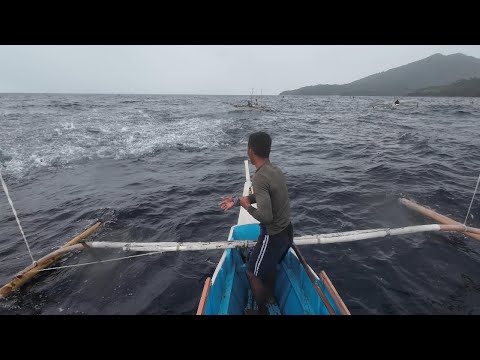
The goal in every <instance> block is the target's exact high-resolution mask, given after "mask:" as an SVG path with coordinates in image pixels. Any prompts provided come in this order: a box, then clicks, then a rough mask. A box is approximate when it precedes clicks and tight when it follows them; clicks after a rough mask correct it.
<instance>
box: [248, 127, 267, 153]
mask: <svg viewBox="0 0 480 360" xmlns="http://www.w3.org/2000/svg"><path fill="white" fill-rule="evenodd" d="M248 147H249V148H250V149H252V150H253V152H254V153H255V155H257V156H260V157H262V158H268V157H269V156H270V149H271V147H272V138H271V137H270V135H268V134H267V133H266V132H263V131H259V132H256V133H253V134H250V136H249V138H248Z"/></svg>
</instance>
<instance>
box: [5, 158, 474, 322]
mask: <svg viewBox="0 0 480 360" xmlns="http://www.w3.org/2000/svg"><path fill="white" fill-rule="evenodd" d="M0 176H1V174H0ZM245 177H246V178H245V183H244V187H243V195H248V193H249V190H250V189H251V180H250V172H249V167H248V160H245ZM479 181H480V177H479ZM2 184H3V185H4V183H3V179H2ZM477 188H478V182H477ZM4 190H5V192H6V193H7V197H8V191H7V190H6V186H5V185H4ZM475 193H476V189H475ZM475 193H474V197H475ZM9 201H10V199H9ZM399 201H400V203H401V204H403V205H405V206H406V207H408V208H409V209H411V210H414V211H416V212H418V213H420V214H422V215H425V216H427V217H429V218H431V219H433V220H435V221H438V223H439V224H430V225H418V226H408V227H402V228H379V229H367V230H356V231H348V232H339V233H329V234H317V235H306V236H300V237H295V238H294V244H293V246H292V247H291V249H290V250H289V252H288V253H287V256H285V258H284V260H283V261H282V262H281V263H280V264H278V265H277V277H276V285H275V298H276V301H277V302H276V304H275V306H273V307H271V308H270V309H269V311H270V314H272V315H299V314H306V315H350V311H349V310H348V308H347V306H346V305H345V303H344V302H343V300H342V298H341V297H340V295H339V294H338V292H337V291H336V289H335V287H334V286H333V284H332V282H331V281H330V279H329V278H328V276H327V274H326V273H325V272H324V271H321V272H320V273H319V274H318V275H317V274H316V273H315V272H314V271H313V269H312V268H311V267H310V266H309V265H308V264H307V263H306V261H305V259H304V257H303V256H302V254H301V252H300V250H299V249H298V247H299V246H302V245H319V244H329V243H339V242H349V241H358V240H367V239H373V238H382V237H389V236H395V235H406V234H414V233H421V232H431V231H449V232H460V233H463V234H464V235H466V236H469V237H471V238H473V239H475V240H480V229H478V228H474V227H470V226H466V225H464V224H461V223H460V222H458V221H455V220H453V219H451V218H449V217H447V216H444V215H441V214H439V213H437V212H435V211H433V210H431V209H428V208H426V207H424V206H422V205H419V204H417V203H415V202H414V201H412V200H409V199H407V198H400V199H399ZM472 202H473V198H472ZM10 205H11V206H12V209H13V204H12V203H10ZM471 205H472V204H470V207H471ZM13 210H14V209H13ZM469 211H470V210H469ZM14 213H15V211H14ZM467 217H468V213H467ZM101 225H102V222H101V221H98V222H96V223H95V224H94V225H93V226H91V227H90V228H88V229H87V230H85V231H84V232H83V233H81V234H80V235H78V236H76V237H75V238H73V239H72V240H70V241H69V242H67V243H66V244H65V245H63V246H62V247H60V248H59V249H57V250H55V251H53V252H51V253H50V254H48V255H46V256H45V257H43V258H41V259H39V260H37V261H34V262H33V263H32V264H31V265H30V266H28V267H26V268H25V269H24V270H22V271H21V272H19V273H18V274H16V275H15V276H14V278H13V279H12V280H11V281H10V282H8V283H7V284H5V285H4V286H3V287H2V288H0V298H6V297H8V296H9V295H10V294H11V293H12V292H13V291H15V290H17V289H18V288H20V287H21V286H22V285H23V284H25V283H26V282H27V281H29V280H31V279H32V278H34V277H35V275H37V274H38V273H39V272H40V271H44V270H45V269H48V267H49V266H51V265H53V264H54V263H55V262H56V261H58V260H59V259H60V258H61V257H62V256H63V255H64V254H66V253H69V252H72V251H80V250H84V249H89V248H102V249H105V248H112V249H123V250H124V251H127V252H150V253H163V252H169V251H200V250H219V249H223V250H224V252H223V254H222V257H221V258H220V261H219V263H218V265H217V267H216V269H215V271H214V274H213V276H212V277H211V278H210V277H208V278H207V279H206V280H205V285H204V287H203V291H202V293H201V296H200V301H199V305H198V309H197V315H234V314H243V313H244V311H245V309H249V308H254V309H255V307H256V304H255V301H254V299H253V297H252V294H251V290H250V288H249V284H248V280H247V276H246V264H245V257H246V251H247V249H248V248H251V247H253V246H254V245H255V243H256V241H257V239H258V236H259V233H260V227H259V223H258V221H257V220H255V219H254V218H253V217H252V216H251V215H250V214H249V213H248V212H247V211H246V210H244V209H243V208H240V213H239V217H238V221H237V224H236V225H234V226H232V227H231V229H230V233H229V236H228V239H227V241H220V242H218V241H212V242H153V243H137V242H128V243H125V242H105V241H85V239H86V238H87V237H88V236H89V235H90V234H92V233H93V232H94V231H95V230H97V229H98V228H99V227H100V226H101ZM27 247H28V244H27ZM32 259H33V258H32ZM111 260H115V259H111ZM117 260H118V259H117ZM78 265H81V264H78ZM78 265H76V266H78Z"/></svg>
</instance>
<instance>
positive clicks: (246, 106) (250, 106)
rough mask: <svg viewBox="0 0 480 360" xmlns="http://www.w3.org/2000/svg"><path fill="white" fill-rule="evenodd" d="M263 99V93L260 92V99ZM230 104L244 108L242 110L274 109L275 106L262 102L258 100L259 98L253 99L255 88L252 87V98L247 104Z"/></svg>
mask: <svg viewBox="0 0 480 360" xmlns="http://www.w3.org/2000/svg"><path fill="white" fill-rule="evenodd" d="M261 99H262V95H261V94H260V101H261ZM230 105H232V106H233V107H235V108H237V109H242V110H259V111H273V108H271V107H269V106H266V105H262V104H260V103H259V102H258V99H255V101H253V89H252V92H251V94H250V100H247V103H246V104H245V103H241V104H230Z"/></svg>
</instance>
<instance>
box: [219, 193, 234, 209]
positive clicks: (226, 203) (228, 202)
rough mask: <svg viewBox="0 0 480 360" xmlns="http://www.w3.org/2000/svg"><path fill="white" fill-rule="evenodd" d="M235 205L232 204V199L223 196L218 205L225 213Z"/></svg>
mask: <svg viewBox="0 0 480 360" xmlns="http://www.w3.org/2000/svg"><path fill="white" fill-rule="evenodd" d="M234 204H235V203H234V202H233V197H231V196H224V197H223V200H222V201H221V202H219V203H218V205H220V207H221V208H222V210H223V211H227V210H229V209H231V208H232V207H233V205H234Z"/></svg>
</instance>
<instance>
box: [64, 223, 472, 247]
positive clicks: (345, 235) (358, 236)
mask: <svg viewBox="0 0 480 360" xmlns="http://www.w3.org/2000/svg"><path fill="white" fill-rule="evenodd" d="M429 231H456V232H465V231H468V232H471V233H475V234H478V235H480V229H477V228H472V227H468V226H464V225H461V224H459V225H439V224H431V225H417V226H407V227H403V228H394V229H389V228H382V229H370V230H356V231H347V232H340V233H330V234H318V235H305V236H299V237H295V238H294V239H293V241H294V242H295V244H297V245H298V246H300V245H320V244H333V243H339V242H349V241H358V240H367V239H374V238H381V237H386V236H389V235H390V236H394V235H407V234H415V233H420V232H429ZM256 242H257V240H235V241H212V242H200V241H193V242H144V243H141V242H111V241H93V242H85V243H84V244H76V245H72V246H69V247H66V248H64V249H61V250H63V251H64V252H66V251H73V250H81V248H82V246H86V247H91V248H99V249H122V250H124V251H139V252H159V253H160V252H172V251H173V252H175V251H200V250H225V249H233V248H250V247H253V246H255V243H256Z"/></svg>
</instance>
